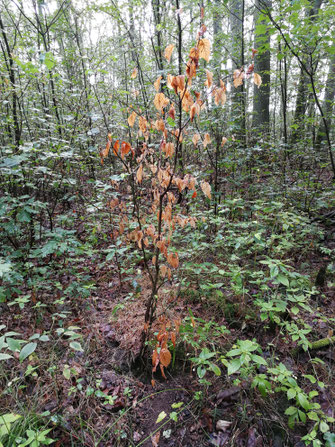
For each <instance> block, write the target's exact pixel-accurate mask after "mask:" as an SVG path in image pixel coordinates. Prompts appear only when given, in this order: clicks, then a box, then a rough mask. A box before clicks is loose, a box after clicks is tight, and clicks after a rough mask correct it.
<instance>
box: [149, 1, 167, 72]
mask: <svg viewBox="0 0 335 447" xmlns="http://www.w3.org/2000/svg"><path fill="white" fill-rule="evenodd" d="M152 12H153V15H154V23H155V28H156V29H155V34H156V45H154V47H155V48H154V50H155V56H156V62H157V67H158V69H159V70H160V71H163V68H164V66H163V52H162V51H163V48H162V45H163V42H162V19H161V4H160V0H152Z"/></svg>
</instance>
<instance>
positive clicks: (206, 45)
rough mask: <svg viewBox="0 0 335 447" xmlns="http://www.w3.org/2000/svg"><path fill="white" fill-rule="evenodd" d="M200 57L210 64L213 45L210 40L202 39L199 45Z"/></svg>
mask: <svg viewBox="0 0 335 447" xmlns="http://www.w3.org/2000/svg"><path fill="white" fill-rule="evenodd" d="M198 48H199V57H201V58H202V59H205V61H206V62H209V57H210V55H211V43H210V41H209V40H208V39H200V40H199V43H198Z"/></svg>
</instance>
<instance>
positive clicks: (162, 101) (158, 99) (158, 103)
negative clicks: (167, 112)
mask: <svg viewBox="0 0 335 447" xmlns="http://www.w3.org/2000/svg"><path fill="white" fill-rule="evenodd" d="M169 102H170V101H169V99H168V98H167V97H166V96H165V95H164V93H157V94H156V96H155V99H154V105H155V107H156V109H157V110H158V111H159V112H162V110H163V109H164V108H165V107H166V106H167V105H168V104H169Z"/></svg>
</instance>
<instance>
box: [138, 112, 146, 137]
mask: <svg viewBox="0 0 335 447" xmlns="http://www.w3.org/2000/svg"><path fill="white" fill-rule="evenodd" d="M147 124H148V122H147V120H146V119H145V117H144V116H140V118H139V120H138V125H139V127H140V129H141V131H142V132H143V133H144V132H146V130H147Z"/></svg>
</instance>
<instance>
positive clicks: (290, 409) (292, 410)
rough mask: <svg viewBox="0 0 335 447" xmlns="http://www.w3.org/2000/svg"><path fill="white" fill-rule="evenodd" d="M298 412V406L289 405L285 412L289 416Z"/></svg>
mask: <svg viewBox="0 0 335 447" xmlns="http://www.w3.org/2000/svg"><path fill="white" fill-rule="evenodd" d="M297 412H298V408H296V407H288V408H287V409H286V410H285V414H286V415H287V416H292V415H293V414H296V413H297Z"/></svg>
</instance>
